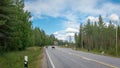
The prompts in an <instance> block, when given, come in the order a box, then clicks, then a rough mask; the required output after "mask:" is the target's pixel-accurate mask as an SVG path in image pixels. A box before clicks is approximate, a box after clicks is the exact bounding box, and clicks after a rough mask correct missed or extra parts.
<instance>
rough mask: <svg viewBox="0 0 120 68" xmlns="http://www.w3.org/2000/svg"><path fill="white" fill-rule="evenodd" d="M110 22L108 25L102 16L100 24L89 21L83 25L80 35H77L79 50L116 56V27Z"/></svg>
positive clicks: (119, 35)
mask: <svg viewBox="0 0 120 68" xmlns="http://www.w3.org/2000/svg"><path fill="white" fill-rule="evenodd" d="M113 23H114V22H112V21H109V25H106V24H105V22H104V21H103V19H102V17H101V15H100V16H99V21H98V22H92V21H91V20H90V19H88V20H87V23H86V24H85V25H83V24H81V25H80V29H79V33H78V34H75V44H76V47H78V48H84V49H88V50H93V51H98V52H100V51H105V52H106V53H108V54H112V55H115V54H116V26H115V23H114V24H113ZM117 32H118V37H117V39H118V40H117V41H118V54H119V55H120V26H118V31H117Z"/></svg>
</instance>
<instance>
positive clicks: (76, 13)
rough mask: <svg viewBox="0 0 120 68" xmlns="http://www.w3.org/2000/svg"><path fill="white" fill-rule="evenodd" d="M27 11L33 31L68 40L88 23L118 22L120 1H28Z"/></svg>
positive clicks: (26, 4)
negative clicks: (38, 30) (36, 29)
mask: <svg viewBox="0 0 120 68" xmlns="http://www.w3.org/2000/svg"><path fill="white" fill-rule="evenodd" d="M24 9H25V10H28V11H30V12H31V16H32V17H31V21H32V22H33V27H39V28H40V29H43V30H44V31H45V32H46V33H47V34H49V35H50V34H54V35H55V36H56V38H58V39H62V40H66V39H68V36H72V37H73V36H74V33H78V30H79V25H80V23H83V24H85V23H86V20H87V19H90V20H91V21H92V22H94V21H98V16H99V15H102V17H103V19H104V20H105V23H106V25H108V24H109V22H108V21H109V20H119V16H120V0H25V8H24Z"/></svg>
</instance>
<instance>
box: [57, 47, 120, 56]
mask: <svg viewBox="0 0 120 68" xmlns="http://www.w3.org/2000/svg"><path fill="white" fill-rule="evenodd" d="M59 47H61V48H71V49H73V50H77V51H83V52H89V53H93V54H98V55H104V56H110V57H117V58H120V51H118V56H116V55H115V52H114V53H113V51H112V50H110V51H104V54H101V52H100V51H98V50H90V51H88V50H87V49H84V48H75V47H70V46H59ZM114 51H115V49H114Z"/></svg>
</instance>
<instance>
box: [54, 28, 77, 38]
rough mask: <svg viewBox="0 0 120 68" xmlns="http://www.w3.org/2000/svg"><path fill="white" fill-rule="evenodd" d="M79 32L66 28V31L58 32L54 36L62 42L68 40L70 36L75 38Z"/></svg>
mask: <svg viewBox="0 0 120 68" xmlns="http://www.w3.org/2000/svg"><path fill="white" fill-rule="evenodd" d="M78 32H79V30H78V29H74V28H66V29H65V30H60V31H56V32H54V33H53V34H54V35H55V37H56V38H58V39H60V40H68V37H69V36H71V37H74V34H75V33H78Z"/></svg>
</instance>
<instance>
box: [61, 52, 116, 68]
mask: <svg viewBox="0 0 120 68" xmlns="http://www.w3.org/2000/svg"><path fill="white" fill-rule="evenodd" d="M62 52H64V51H62ZM64 53H67V52H64ZM68 54H70V55H74V56H78V57H80V58H82V59H84V60H88V61H93V62H96V63H99V64H103V65H105V66H108V67H111V68H118V67H116V66H113V65H111V64H108V63H104V62H101V61H98V60H94V59H90V58H87V57H84V56H81V55H78V54H73V53H71V52H68Z"/></svg>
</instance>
